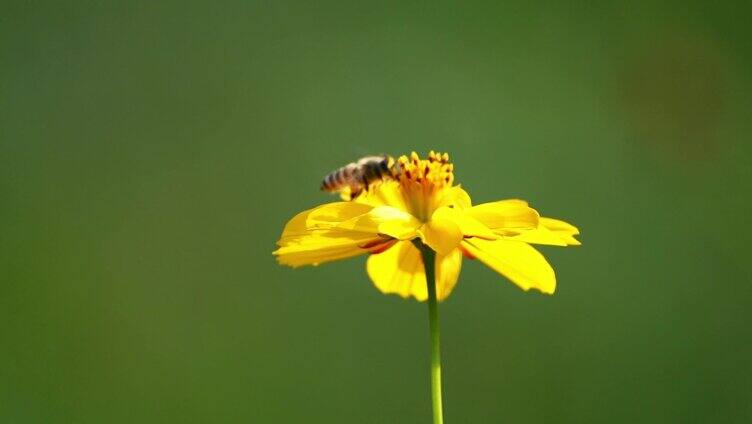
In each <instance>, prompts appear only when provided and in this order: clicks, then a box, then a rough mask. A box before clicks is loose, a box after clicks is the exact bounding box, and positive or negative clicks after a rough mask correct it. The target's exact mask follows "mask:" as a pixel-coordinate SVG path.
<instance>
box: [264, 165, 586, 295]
mask: <svg viewBox="0 0 752 424" xmlns="http://www.w3.org/2000/svg"><path fill="white" fill-rule="evenodd" d="M453 171H454V165H453V164H452V163H450V162H449V155H448V154H447V153H443V154H440V153H436V152H433V151H432V152H430V153H429V154H428V158H427V159H422V158H420V157H419V156H418V154H417V153H415V152H413V153H411V154H410V156H401V157H399V158H398V159H397V160H394V159H392V158H391V157H389V156H375V157H369V158H364V159H361V160H360V161H358V162H354V163H352V164H349V165H346V166H345V167H343V168H341V169H340V170H338V171H335V172H334V173H332V174H330V175H329V176H327V177H326V178H325V179H324V184H322V187H323V188H325V189H327V190H329V191H341V194H342V197H343V199H351V200H349V201H340V202H332V203H326V204H323V205H320V206H317V207H314V208H312V209H309V210H306V211H304V212H301V213H299V214H298V215H296V216H295V217H293V218H292V219H291V220H290V221H289V222H288V223H287V225H286V226H285V228H284V231H283V232H282V236H281V237H280V240H279V241H278V243H277V244H278V246H279V248H278V249H277V250H276V251H274V255H275V256H276V257H277V260H278V261H279V263H281V264H283V265H289V266H293V267H299V266H302V265H318V264H321V263H325V262H330V261H334V260H339V259H345V258H349V257H354V256H358V255H364V254H370V256H369V258H368V261H367V265H366V269H367V272H368V275H369V277H370V278H371V280H372V281H373V283H374V285H375V286H376V287H377V288H378V289H379V290H380V291H381V292H383V293H385V294H386V293H395V294H398V295H400V296H402V297H413V298H415V299H417V300H419V301H424V300H426V299H427V298H428V292H427V280H426V272H425V269H424V268H425V267H424V263H423V260H422V257H421V251H420V250H419V246H420V245H424V246H427V247H428V248H430V249H431V250H432V251H434V252H435V254H436V263H435V266H434V272H435V275H436V291H437V296H438V299H439V300H443V299H445V298H446V297H447V296H449V294H450V293H451V292H452V290H453V289H454V287H455V285H456V283H457V279H458V277H459V274H460V269H461V265H462V258H463V257H465V258H468V259H477V260H479V261H480V262H482V263H484V264H486V265H487V266H489V267H490V268H492V269H493V270H495V271H497V272H498V273H500V274H502V275H503V276H505V277H506V278H507V279H509V280H510V281H512V282H513V283H515V284H516V285H518V286H519V287H520V288H522V289H524V290H529V289H537V290H539V291H541V292H543V293H547V294H552V293H553V292H554V290H555V289H556V278H555V274H554V270H553V268H552V267H551V266H550V265H549V264H548V262H547V261H546V259H545V258H544V257H543V255H541V254H540V253H539V252H538V251H537V250H536V249H535V248H533V247H532V246H531V244H543V245H554V246H572V245H579V244H580V242H579V241H577V240H576V239H575V237H574V236H575V235H577V234H579V231H578V229H577V228H576V227H574V226H573V225H571V224H569V223H567V222H564V221H561V220H558V219H553V218H546V217H542V216H540V214H539V213H538V212H537V211H536V210H535V209H533V208H532V207H530V205H528V203H527V202H525V201H523V200H518V199H509V200H500V201H495V202H489V203H481V204H478V205H473V204H472V202H471V199H470V196H469V194H468V193H467V192H466V191H465V190H464V189H463V188H462V187H460V186H459V185H455V184H454V172H453ZM377 179H378V180H379V181H378V183H376V184H374V182H375V181H376V180H377ZM414 241H417V242H419V243H420V244H418V245H416V243H414Z"/></svg>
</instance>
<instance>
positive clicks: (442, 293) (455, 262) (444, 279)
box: [436, 249, 462, 301]
mask: <svg viewBox="0 0 752 424" xmlns="http://www.w3.org/2000/svg"><path fill="white" fill-rule="evenodd" d="M461 268H462V252H460V249H454V250H452V251H451V252H449V253H447V254H446V255H441V254H437V255H436V297H437V298H438V299H439V301H442V300H444V299H446V298H447V296H449V294H450V293H451V292H452V290H453V289H454V286H455V285H456V284H457V279H458V278H459V276H460V269H461Z"/></svg>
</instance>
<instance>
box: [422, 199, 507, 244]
mask: <svg viewBox="0 0 752 424" xmlns="http://www.w3.org/2000/svg"><path fill="white" fill-rule="evenodd" d="M431 219H432V220H433V219H445V220H449V221H452V222H454V224H455V225H457V227H459V229H460V231H461V232H462V235H463V236H465V237H481V238H485V239H488V240H495V239H497V238H499V236H497V235H496V233H494V232H493V231H491V230H490V229H489V228H488V227H486V226H485V225H483V224H482V223H481V222H480V221H478V220H477V219H475V218H473V217H472V216H470V215H468V214H466V213H464V211H461V210H458V209H456V208H450V207H447V206H444V207H441V208H439V209H436V211H435V212H434V213H433V215H432V216H431Z"/></svg>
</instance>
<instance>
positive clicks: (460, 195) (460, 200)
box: [436, 185, 472, 209]
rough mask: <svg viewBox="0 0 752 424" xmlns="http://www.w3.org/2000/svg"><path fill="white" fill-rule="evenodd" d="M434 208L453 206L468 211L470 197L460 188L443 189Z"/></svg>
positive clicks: (470, 203)
mask: <svg viewBox="0 0 752 424" xmlns="http://www.w3.org/2000/svg"><path fill="white" fill-rule="evenodd" d="M440 196H441V197H440V199H439V202H438V204H437V206H436V207H442V206H453V207H455V208H457V209H469V208H470V207H471V206H472V202H471V200H470V195H469V194H467V192H466V191H465V190H464V189H463V188H462V187H460V186H458V185H457V186H453V187H449V188H447V189H444V190H443V192H442V193H441V194H440Z"/></svg>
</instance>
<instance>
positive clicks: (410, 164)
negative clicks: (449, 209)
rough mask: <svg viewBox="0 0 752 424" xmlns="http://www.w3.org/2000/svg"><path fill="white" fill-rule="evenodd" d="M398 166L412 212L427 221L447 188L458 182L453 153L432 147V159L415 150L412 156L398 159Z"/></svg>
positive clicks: (400, 181) (429, 155)
mask: <svg viewBox="0 0 752 424" xmlns="http://www.w3.org/2000/svg"><path fill="white" fill-rule="evenodd" d="M395 167H396V168H397V170H398V172H397V178H398V180H399V183H400V185H401V186H402V190H403V193H404V196H405V200H406V201H407V204H408V205H409V206H410V208H411V211H410V212H411V213H412V214H413V215H414V216H415V217H416V218H418V219H420V220H421V221H423V222H427V221H428V220H429V219H430V218H431V215H432V214H433V211H434V210H435V209H436V207H437V205H438V204H439V202H440V200H441V197H442V196H441V194H442V192H443V190H444V189H445V188H448V187H451V186H452V184H453V183H454V172H453V171H454V165H453V164H451V163H449V154H447V153H443V154H442V153H437V152H434V151H433V150H432V151H431V152H430V153H429V154H428V159H421V158H420V156H418V154H417V153H415V152H412V153H411V154H410V157H409V158H408V157H407V156H401V157H400V158H399V159H397V163H396V166H395Z"/></svg>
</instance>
